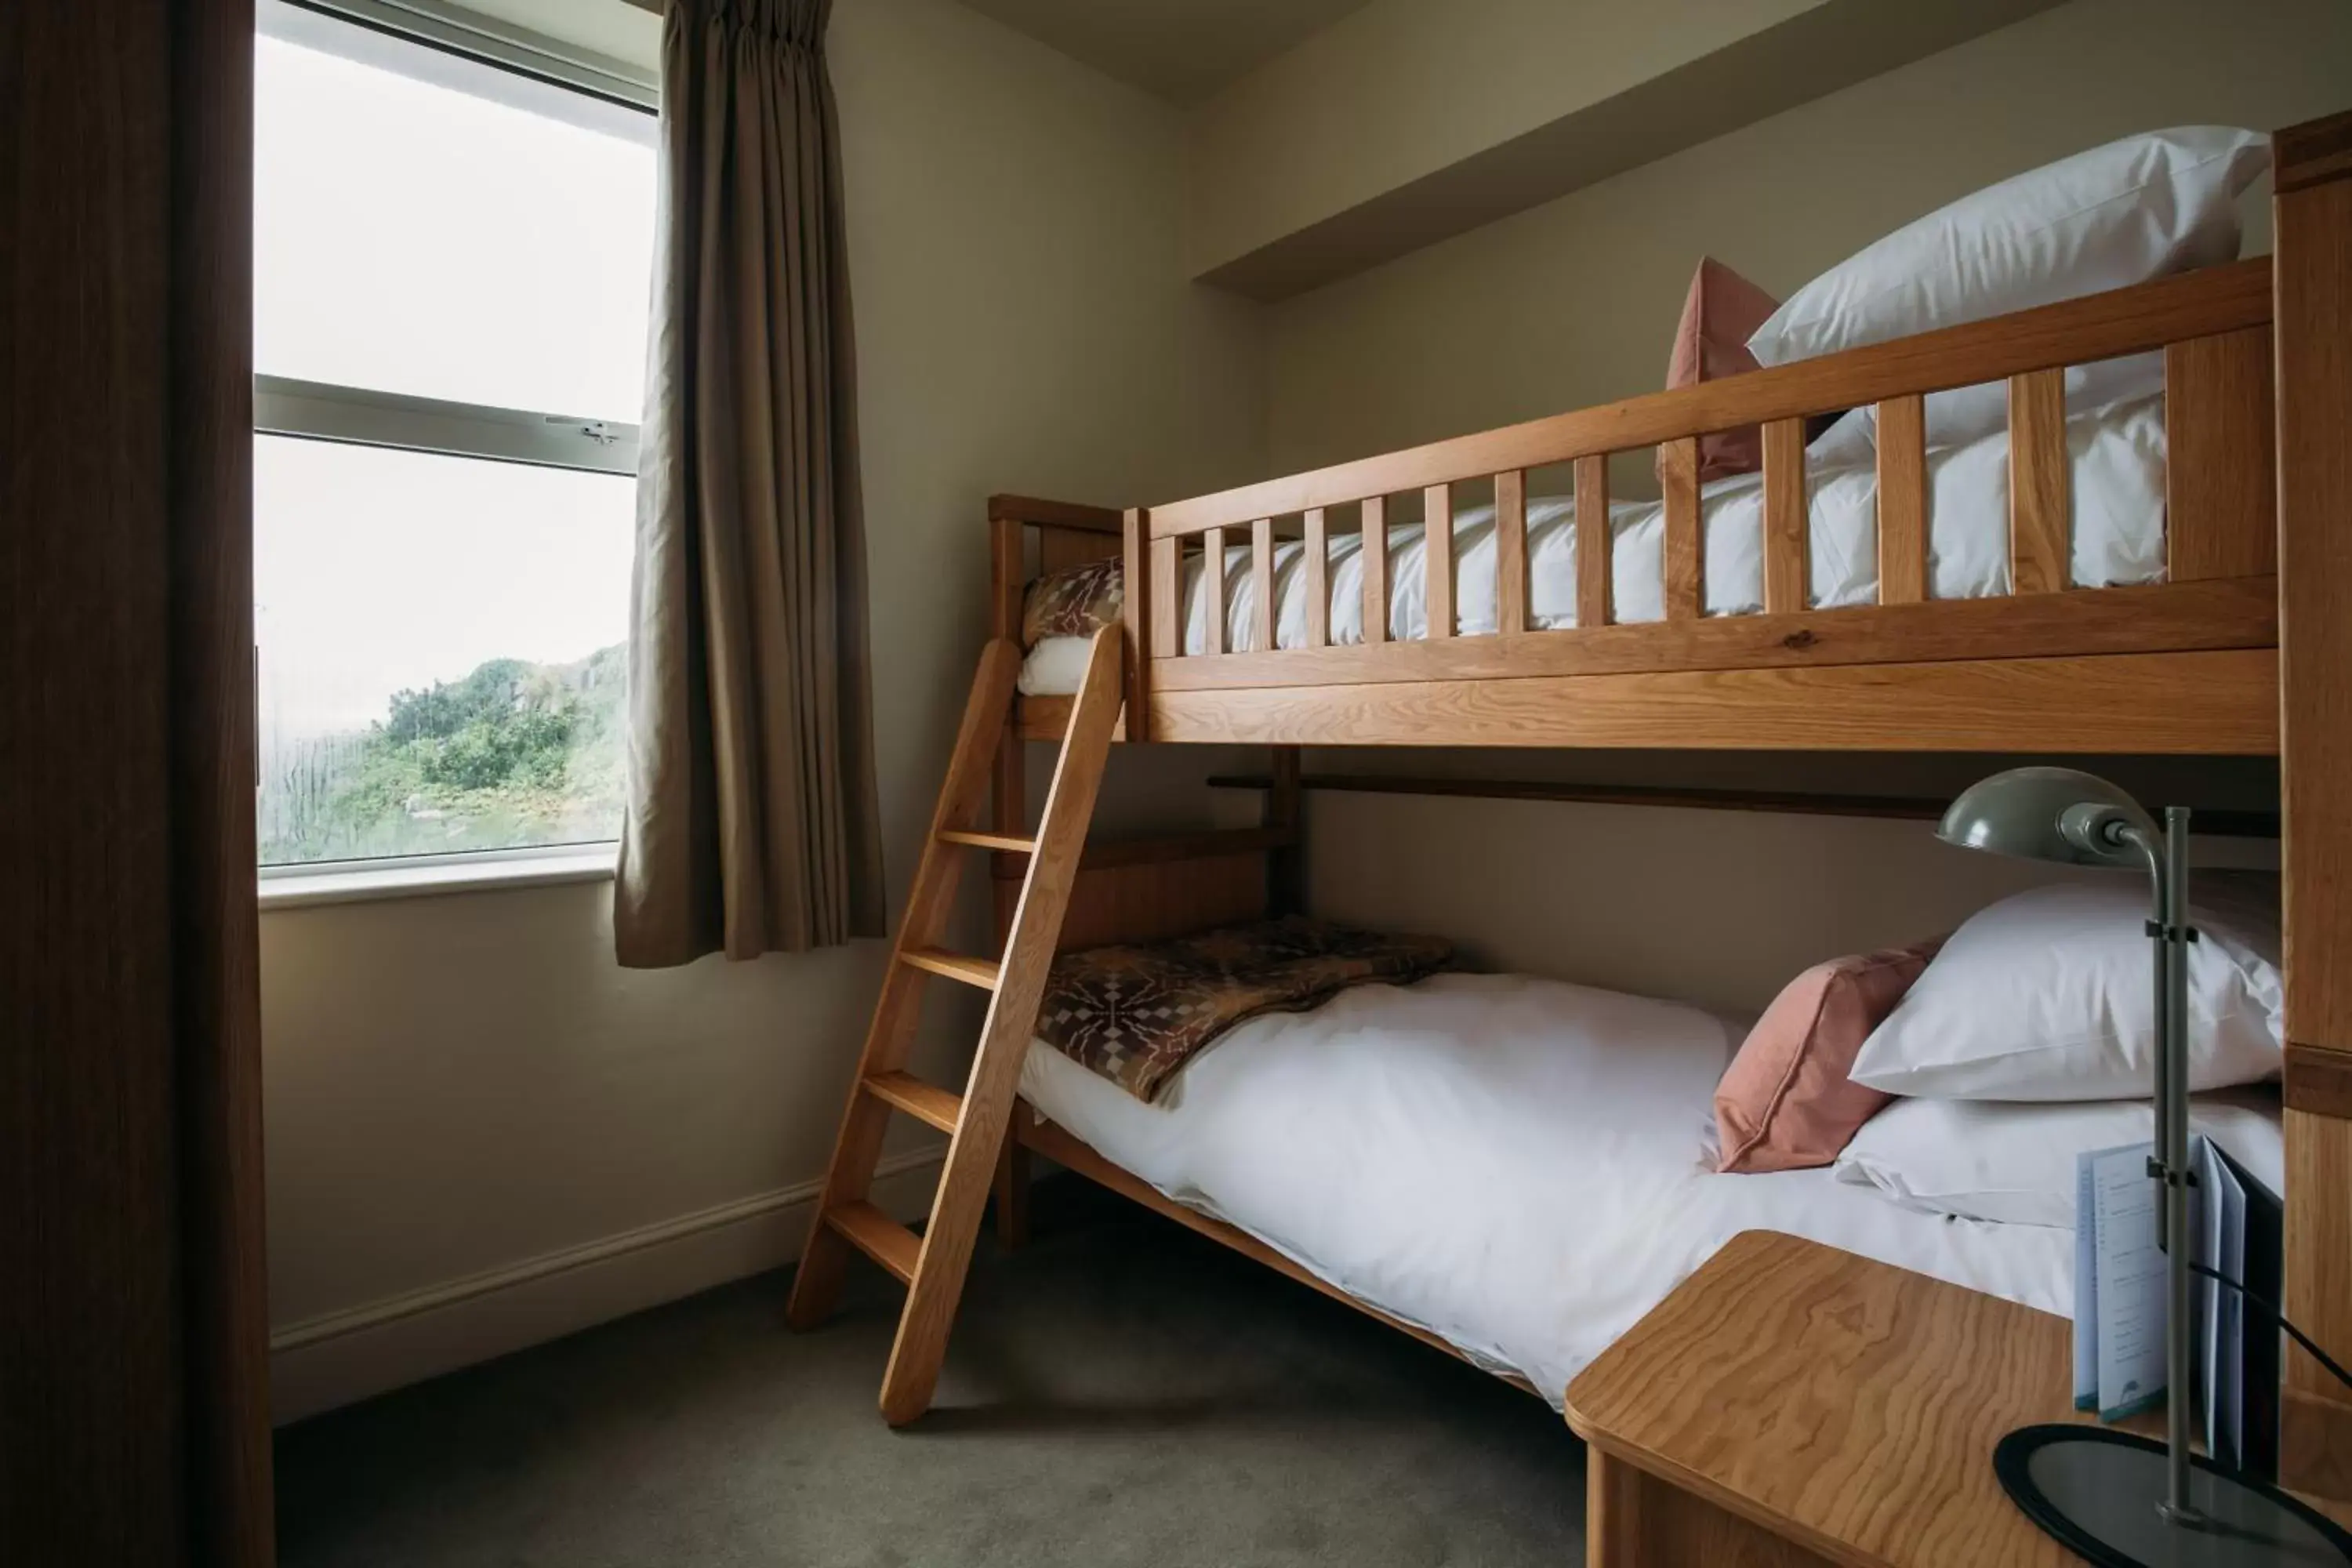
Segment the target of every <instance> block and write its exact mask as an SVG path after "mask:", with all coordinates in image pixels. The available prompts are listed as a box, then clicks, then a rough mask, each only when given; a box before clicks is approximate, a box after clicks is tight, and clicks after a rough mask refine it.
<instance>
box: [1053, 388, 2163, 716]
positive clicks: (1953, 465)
mask: <svg viewBox="0 0 2352 1568" xmlns="http://www.w3.org/2000/svg"><path fill="white" fill-rule="evenodd" d="M2066 437H2067V447H2068V453H2069V456H2070V458H2071V459H2072V468H2073V473H2072V476H2071V478H2072V485H2071V499H2072V501H2073V528H2072V538H2073V580H2074V583H2075V584H2076V585H2078V586H2081V587H2085V588H2099V587H2121V586H2126V585H2130V584H2142V583H2156V582H2161V581H2162V580H2163V577H2164V504H2165V503H2164V458H2165V431H2164V398H2163V396H2162V395H2161V394H2158V395H2154V396H2150V397H2144V398H2139V399H2136V400H2134V401H2131V402H2127V403H2119V404H2115V405H2109V406H2107V407H2105V408H2100V409H2095V410H2091V411H2088V412H2085V413H2082V414H2077V415H2075V416H2073V417H2071V418H2069V419H2068V420H2067V422H2066ZM1805 468H1806V489H1807V492H1808V497H1809V507H1808V510H1809V513H1810V519H1809V521H1810V528H1809V533H1810V536H1811V555H1812V559H1811V574H1810V576H1809V578H1808V581H1809V582H1810V583H1811V587H1812V595H1811V602H1812V604H1813V605H1814V607H1815V608H1818V609H1829V608H1833V607H1837V606H1840V605H1867V604H1874V603H1875V602H1876V600H1877V596H1878V526H1877V519H1878V479H1877V470H1876V456H1875V452H1874V449H1873V448H1872V447H1870V446H1869V444H1868V443H1867V442H1866V441H1856V440H1853V439H1852V438H1850V437H1846V436H1845V435H1844V434H1843V431H1841V430H1839V429H1834V428H1833V429H1832V432H1831V433H1830V434H1829V435H1827V436H1825V437H1822V440H1820V441H1817V442H1816V443H1814V446H1813V447H1812V449H1811V451H1810V452H1809V453H1808V455H1807V459H1806V465H1805ZM1763 495H1764V484H1763V476H1762V475H1761V474H1740V475H1736V476H1734V477H1732V478H1729V479H1718V480H1717V481H1715V482H1714V483H1712V484H1709V485H1708V486H1706V488H1705V489H1704V490H1702V492H1701V494H1700V517H1701V520H1702V526H1703V529H1704V536H1705V540H1706V564H1705V572H1704V578H1705V584H1706V613H1707V614H1708V615H1710V616H1734V615H1750V614H1753V613H1755V612H1757V611H1759V610H1760V609H1762V608H1763V604H1764V561H1763V537H1764V528H1763V511H1764V502H1763ZM1609 512H1610V527H1611V531H1612V536H1613V541H1614V549H1613V552H1612V559H1611V563H1610V572H1611V581H1612V600H1611V603H1612V605H1613V607H1614V612H1615V617H1616V619H1617V620H1618V621H1619V622H1620V623H1629V622H1646V621H1657V620H1662V619H1664V614H1665V610H1664V605H1665V594H1664V538H1665V517H1664V506H1663V504H1662V503H1661V502H1658V501H1621V502H1615V503H1612V505H1611V507H1610V509H1609ZM1527 529H1528V597H1529V605H1528V626H1530V627H1531V628H1533V629H1537V630H1544V631H1551V630H1559V629H1561V628H1564V627H1570V626H1575V625H1576V527H1575V508H1574V503H1573V501H1572V500H1571V499H1570V498H1569V497H1565V496H1541V497H1530V498H1529V499H1528V505H1527ZM1927 531H1928V592H1929V595H1931V596H1932V597H1934V598H1937V599H1966V598H1985V597H1992V596H1997V595H2005V594H2007V593H2008V592H2009V591H2010V572H2009V435H2008V432H2007V431H2005V430H2004V431H2000V432H1998V433H1996V434H1994V435H1992V436H1989V437H1985V438H1984V439H1983V440H1980V441H1977V442H1973V443H1971V444H1969V445H1968V446H1964V447H1945V448H1940V449H1936V450H1931V451H1929V452H1928V454H1927ZM1422 538H1423V530H1422V525H1420V524H1418V523H1415V524H1411V525H1407V526H1396V527H1391V529H1390V531H1389V550H1390V564H1389V584H1390V585H1389V627H1388V630H1389V636H1390V637H1391V638H1392V639H1395V640H1398V641H1409V640H1412V639H1415V638H1419V637H1423V636H1424V635H1426V632H1427V629H1428V624H1429V618H1428V607H1427V603H1426V598H1427V584H1426V582H1425V580H1424V576H1423V564H1422V563H1423V543H1422ZM1362 543H1363V542H1362V540H1361V538H1360V536H1359V535H1356V534H1352V533H1348V534H1334V535H1332V536H1331V537H1330V540H1329V542H1328V550H1329V565H1328V571H1327V577H1328V583H1329V585H1330V595H1331V605H1330V639H1331V641H1332V642H1333V643H1335V644H1340V645H1345V644H1351V643H1360V642H1362V641H1363V640H1364V630H1363V561H1362ZM1304 552H1305V546H1304V545H1303V544H1302V543H1300V542H1297V541H1292V542H1286V543H1284V544H1282V545H1280V546H1278V547H1277V548H1276V552H1275V597H1276V625H1275V643H1276V647H1306V646H1307V573H1306V571H1305V569H1304V563H1303V556H1304ZM1250 557H1251V552H1250V550H1249V547H1248V546H1247V545H1241V546H1229V547H1228V548H1227V549H1226V551H1225V563H1224V568H1225V619H1226V623H1227V624H1226V626H1225V647H1227V648H1228V649H1230V650H1232V651H1234V652H1236V653H1244V652H1251V651H1255V649H1256V648H1257V647H1258V641H1257V592H1256V581H1255V575H1254V574H1253V573H1252V570H1251V558H1250ZM1205 564H1206V563H1205V561H1204V559H1203V558H1202V557H1201V556H1199V555H1198V554H1195V555H1194V556H1193V557H1192V559H1191V561H1190V563H1189V565H1188V567H1187V570H1186V577H1185V584H1184V651H1185V652H1186V653H1187V654H1195V655H1197V654H1204V653H1206V652H1207V651H1208V650H1209V636H1208V631H1209V626H1208V601H1207V595H1205V594H1204V593H1202V578H1203V576H1204V575H1205V572H1204V568H1205ZM1454 605H1455V611H1454V623H1455V626H1454V629H1455V631H1456V633H1457V634H1458V635H1460V636H1464V637H1477V636H1483V635H1486V634H1487V633H1491V632H1493V631H1494V630H1495V628H1496V614H1495V514H1494V509H1493V508H1492V507H1480V508H1477V509H1475V510H1465V511H1461V512H1457V513H1456V514H1455V516H1454ZM1088 646H1089V645H1088V641H1087V638H1086V637H1082V636H1081V637H1045V638H1042V639H1041V640H1039V641H1038V642H1037V644H1036V645H1035V646H1034V647H1032V648H1030V649H1029V650H1028V657H1027V658H1026V660H1025V661H1024V664H1023V666H1022V670H1021V679H1020V686H1021V689H1022V691H1024V693H1026V694H1028V695H1030V696H1049V695H1066V694H1067V693H1070V692H1074V691H1076V689H1078V682H1079V679H1080V678H1081V677H1082V676H1083V675H1084V674H1085V672H1086V663H1087V649H1088Z"/></svg>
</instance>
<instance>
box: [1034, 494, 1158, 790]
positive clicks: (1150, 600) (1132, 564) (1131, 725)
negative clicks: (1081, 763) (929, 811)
mask: <svg viewBox="0 0 2352 1568" xmlns="http://www.w3.org/2000/svg"><path fill="white" fill-rule="evenodd" d="M1119 526H1120V528H1121V529H1122V533H1121V534H1120V538H1119V572H1120V574H1121V582H1120V587H1121V593H1120V596H1119V631H1120V636H1121V638H1122V640H1123V641H1124V643H1125V645H1126V646H1125V647H1124V648H1123V650H1122V657H1123V658H1124V659H1125V660H1126V663H1127V708H1126V710H1125V711H1124V713H1123V714H1122V715H1121V717H1122V718H1124V719H1125V720H1126V721H1127V739H1129V740H1130V741H1149V740H1150V739H1151V736H1150V734H1149V733H1148V732H1147V731H1146V726H1147V725H1148V724H1149V723H1150V712H1151V707H1150V698H1151V660H1150V652H1151V622H1152V616H1153V612H1154V609H1155V607H1156V606H1155V601H1156V600H1157V598H1158V596H1159V595H1158V594H1157V592H1156V586H1155V584H1154V583H1153V581H1152V578H1153V573H1152V570H1151V557H1152V555H1153V554H1154V553H1155V552H1154V550H1153V548H1152V542H1151V514H1150V512H1148V511H1145V510H1143V509H1142V508H1140V507H1136V508H1133V509H1130V510H1129V511H1128V512H1127V514H1126V515H1125V516H1124V517H1123V518H1122V519H1120V522H1119ZM1005 749H1006V750H1007V751H1014V752H1017V751H1019V750H1020V749H1021V748H1020V747H1019V746H1017V745H1014V746H1008V747H1006V748H1005ZM1024 809H1026V803H1025V802H1024Z"/></svg>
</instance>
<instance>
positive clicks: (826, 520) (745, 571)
mask: <svg viewBox="0 0 2352 1568" xmlns="http://www.w3.org/2000/svg"><path fill="white" fill-rule="evenodd" d="M830 10H831V5H830V0H670V5H669V10H668V17H667V23H666V25H665V27H664V32H663V40H662V117H661V135H662V155H661V195H660V205H661V219H660V224H659V227H658V234H659V238H658V240H657V241H656V245H657V253H656V261H655V268H654V321H653V343H652V351H651V354H650V363H649V367H648V372H647V378H646V416H645V433H644V443H643V456H642V459H641V462H640V465H639V469H638V479H637V558H636V574H635V584H634V589H633V592H634V595H635V618H634V624H633V626H632V634H631V642H630V646H629V724H630V739H629V800H628V815H627V820H626V823H625V826H624V829H623V833H622V840H621V862H620V878H619V881H618V884H617V887H616V890H615V895H614V920H613V925H614V946H615V949H616V951H617V953H618V956H619V958H620V961H621V962H622V963H625V964H632V965H639V966H651V965H659V964H672V963H686V962H688V960H691V959H694V958H697V957H698V956H700V955H701V954H703V953H706V952H718V951H724V952H726V953H727V955H728V956H729V957H730V958H752V957H756V956H757V955H759V954H760V953H762V952H798V951H800V950H802V949H805V948H811V947H822V946H826V945H830V944H833V943H836V942H845V941H847V940H848V939H849V938H851V937H853V936H867V935H879V934H880V933H881V931H882V925H883V895H882V851H881V841H880V835H879V829H878V824H877V816H878V812H877V805H876V801H875V787H874V740H873V717H872V712H871V698H870V682H869V679H868V671H867V658H866V545H865V531H864V530H865V525H864V520H863V517H862V515H861V513H862V509H861V506H860V501H859V495H858V480H857V422H856V375H855V372H854V368H853V363H852V361H853V351H852V342H851V331H850V309H849V278H848V269H847V266H846V247H845V243H844V236H843V223H842V200H841V163H840V156H839V131H838V127H837V124H836V122H835V116H834V107H833V89H832V86H831V84H830V83H829V81H828V80H827V79H826V76H825V64H824V28H825V19H826V16H827V13H828V12H829V11H830Z"/></svg>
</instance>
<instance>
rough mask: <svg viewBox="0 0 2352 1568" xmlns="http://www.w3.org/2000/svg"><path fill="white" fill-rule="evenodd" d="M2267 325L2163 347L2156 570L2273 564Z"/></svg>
mask: <svg viewBox="0 0 2352 1568" xmlns="http://www.w3.org/2000/svg"><path fill="white" fill-rule="evenodd" d="M2277 435H2278V430H2277V426H2276V424H2275V423H2274V421H2273V390H2272V385H2271V334H2270V331H2269V330H2268V329H2267V328H2263V327H2247V328H2244V329H2242V331H2234V332H2223V333H2221V335H2220V336H2218V337H2210V338H2191V339H2189V341H2188V342H2180V343H2173V344H2170V345H2168V347H2167V348H2166V349H2165V351H2164V447H2165V458H2164V489H2165V506H2164V510H2165V523H2164V528H2165V539H2164V546H2165V575H2166V577H2167V578H2168V580H2169V581H2171V582H2175V583H2190V582H2196V581H2198V580H2200V579H2202V578H2207V577H2264V576H2268V575H2269V574H2271V573H2273V572H2275V571H2276V570H2278V525H2277V520H2276V515H2275V513H2274V511H2273V507H2274V506H2275V504H2276V500H2277V494H2278V480H2277V473H2276V457H2277V454H2276V450H2275V443H2276V440H2277Z"/></svg>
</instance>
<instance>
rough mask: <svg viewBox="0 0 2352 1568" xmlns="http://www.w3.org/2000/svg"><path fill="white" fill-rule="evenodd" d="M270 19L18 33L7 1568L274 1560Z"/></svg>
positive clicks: (2, 247) (3, 333) (112, 7)
mask: <svg viewBox="0 0 2352 1568" xmlns="http://www.w3.org/2000/svg"><path fill="white" fill-rule="evenodd" d="M252 59H253V16H252V9H251V5H250V3H249V0H173V3H170V4H160V3H153V0H147V3H140V4H133V3H131V0H85V3H83V4H79V5H14V6H10V7H8V8H7V10H6V13H5V22H0V146H5V148H6V149H7V150H8V163H9V178H8V180H7V181H6V184H5V196H0V213H4V214H5V216H0V234H5V239H0V342H5V344H6V345H7V351H6V352H5V353H0V384H5V395H0V398H4V399H5V400H0V428H5V430H6V431H7V433H8V434H7V437H6V443H5V454H0V519H5V525H0V736H5V742H0V743H5V747H6V749H7V752H8V756H9V763H8V765H5V766H0V849H4V850H5V860H6V863H7V866H8V875H9V894H8V896H7V897H6V898H5V899H0V1017H5V1019H6V1020H7V1022H6V1025H5V1039H6V1044H5V1058H6V1070H5V1072H0V1257H5V1258H6V1260H7V1261H6V1265H5V1268H0V1555H5V1557H6V1558H7V1560H8V1561H10V1562H11V1563H16V1562H23V1563H28V1564H29V1563H60V1564H64V1563H74V1564H80V1563H91V1564H97V1563H109V1564H110V1563H136V1564H139V1565H141V1568H149V1565H155V1568H171V1565H173V1564H177V1563H205V1564H231V1565H236V1568H259V1565H261V1564H263V1563H267V1562H268V1559H269V1556H270V1550H271V1548H270V1536H271V1521H270V1511H269V1498H268V1426H267V1410H266V1405H267V1387H266V1382H265V1379H266V1370H265V1356H266V1333H267V1328H266V1321H265V1319H264V1308H263V1300H262V1297H263V1286H264V1270H263V1264H262V1255H261V1247H262V1237H261V1226H260V1212H261V1159H260V1154H261V1151H260V1141H259V1118H260V1094H259V1053H258V1045H257V1017H256V1011H257V1010H256V1006H255V994H256V979H255V976H256V959H255V952H254V926H255V912H254V892H255V881H254V871H253V867H254V851H253V795H252V785H253V777H252V736H253V711H252V708H253V700H252V642H251V627H252V590H251V521H250V496H251V479H250V463H251V440H252V436H251V419H250V404H249V397H250V386H251V365H250V353H251V347H250V345H251V325H250V315H249V310H250V298H251V289H252V282H251V262H250V257H249V247H250V244H251V232H252V219H251V206H250V203H251V169H252V153H251V142H250V138H251V126H252V87H251V72H252Z"/></svg>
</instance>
